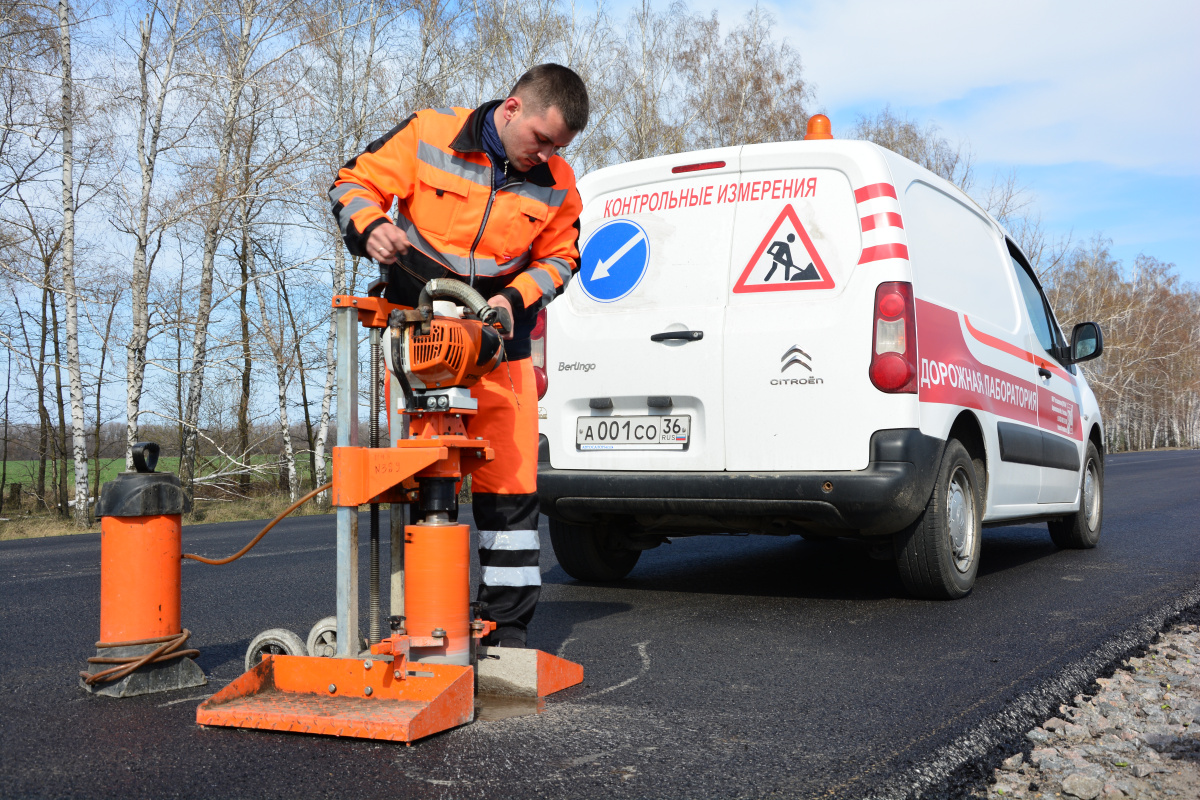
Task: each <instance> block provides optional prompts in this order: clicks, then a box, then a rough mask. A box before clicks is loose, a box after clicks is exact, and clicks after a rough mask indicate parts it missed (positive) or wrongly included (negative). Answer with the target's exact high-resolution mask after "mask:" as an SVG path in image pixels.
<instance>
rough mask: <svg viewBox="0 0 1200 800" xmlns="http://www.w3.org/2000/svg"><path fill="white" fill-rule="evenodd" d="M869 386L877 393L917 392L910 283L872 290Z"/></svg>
mask: <svg viewBox="0 0 1200 800" xmlns="http://www.w3.org/2000/svg"><path fill="white" fill-rule="evenodd" d="M870 372H871V383H873V384H875V388H876V389H878V390H879V391H881V392H888V393H893V394H899V393H909V394H916V391H917V335H916V313H915V310H914V308H913V293H912V284H911V283H907V282H905V281H892V282H889V283H881V284H879V288H877V289H876V290H875V336H874V340H873V341H872V349H871V370H870Z"/></svg>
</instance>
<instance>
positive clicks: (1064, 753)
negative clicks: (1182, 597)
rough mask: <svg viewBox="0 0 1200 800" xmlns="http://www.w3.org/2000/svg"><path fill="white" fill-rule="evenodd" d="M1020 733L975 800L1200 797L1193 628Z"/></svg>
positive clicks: (1197, 657)
mask: <svg viewBox="0 0 1200 800" xmlns="http://www.w3.org/2000/svg"><path fill="white" fill-rule="evenodd" d="M1096 684H1097V685H1098V687H1099V691H1098V692H1097V693H1096V694H1094V695H1092V696H1087V695H1077V696H1076V697H1075V701H1074V703H1072V704H1071V705H1061V706H1059V709H1058V710H1059V713H1058V715H1057V716H1055V717H1053V718H1051V719H1049V720H1047V721H1046V722H1045V723H1043V724H1042V725H1040V726H1039V727H1037V728H1034V729H1033V730H1031V731H1029V732H1028V733H1027V734H1025V738H1026V739H1027V740H1028V743H1029V745H1030V748H1029V749H1028V751H1027V752H1026V751H1023V752H1020V753H1017V754H1016V755H1014V756H1012V757H1011V758H1009V759H1007V760H1005V761H1004V762H1003V764H1001V766H1000V768H999V769H996V770H995V771H994V773H993V775H992V777H991V779H990V781H989V785H988V786H987V787H985V788H983V789H980V790H979V791H977V792H975V793H974V794H973V795H972V797H975V798H992V799H994V798H998V797H1012V798H1071V799H1072V800H1095V798H1101V800H1121V799H1122V798H1133V800H1148V799H1150V798H1168V797H1181V798H1189V799H1190V798H1197V797H1200V624H1197V623H1195V622H1192V621H1189V622H1183V623H1181V624H1178V625H1176V626H1175V627H1173V628H1171V629H1170V630H1168V631H1166V632H1164V633H1162V634H1161V635H1160V636H1159V637H1158V639H1157V641H1156V642H1155V643H1153V644H1151V645H1150V646H1149V648H1148V650H1147V652H1146V653H1145V655H1144V656H1141V657H1134V658H1130V659H1128V660H1126V661H1125V662H1124V663H1123V664H1122V665H1121V666H1120V668H1118V669H1117V670H1116V671H1115V672H1114V673H1113V675H1112V677H1111V678H1098V679H1097V680H1096Z"/></svg>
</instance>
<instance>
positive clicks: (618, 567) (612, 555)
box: [550, 518, 642, 583]
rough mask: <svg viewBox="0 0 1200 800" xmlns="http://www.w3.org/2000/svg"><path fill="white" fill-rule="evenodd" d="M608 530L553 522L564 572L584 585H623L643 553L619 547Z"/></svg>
mask: <svg viewBox="0 0 1200 800" xmlns="http://www.w3.org/2000/svg"><path fill="white" fill-rule="evenodd" d="M613 539H614V537H613V535H612V533H611V532H610V531H609V530H608V529H607V528H604V527H599V526H592V525H575V524H572V523H570V522H561V521H559V520H556V519H553V518H552V519H551V520H550V544H551V546H552V547H553V548H554V557H555V558H557V559H558V564H559V566H560V567H562V568H563V571H564V572H566V573H567V574H568V575H570V576H571V577H572V578H575V579H576V580H580V581H591V582H597V583H603V582H607V581H619V580H621V579H622V578H624V577H625V576H626V575H628V574H629V573H630V572H631V571H632V570H633V567H634V565H635V564H637V562H638V558H640V557H641V555H642V551H641V550H629V549H626V548H623V547H618V546H616V545H615V543H614V542H613Z"/></svg>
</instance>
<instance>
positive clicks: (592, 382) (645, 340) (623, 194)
mask: <svg viewBox="0 0 1200 800" xmlns="http://www.w3.org/2000/svg"><path fill="white" fill-rule="evenodd" d="M739 149H740V148H722V149H719V150H712V151H706V152H699V153H688V154H684V155H675V156H665V157H662V158H655V159H648V160H645V161H639V162H635V163H632V164H626V165H622V166H618V167H612V168H609V169H606V170H603V171H602V172H600V173H596V174H593V175H589V176H587V177H585V178H584V179H583V180H581V181H580V184H579V189H580V194H581V196H582V198H583V202H584V206H583V212H582V214H581V215H580V224H581V231H580V243H581V246H580V252H581V259H580V270H579V274H578V275H577V276H576V278H575V279H574V280H573V281H572V282H571V283H570V285H569V286H568V288H567V291H566V293H565V295H564V297H562V298H559V300H558V301H556V302H555V304H554V306H553V307H552V308H551V309H550V310H549V313H548V315H547V318H548V334H547V341H546V347H547V355H546V358H547V367H548V373H549V390H548V394H547V397H546V398H545V402H544V407H545V408H547V409H548V410H549V415H550V416H548V418H547V420H546V424H545V425H544V426H543V431H544V432H546V433H547V436H548V438H549V439H550V463H551V465H552V466H553V467H555V468H556V469H598V470H666V471H676V470H679V471H682V470H722V469H724V468H725V449H724V441H725V435H724V412H723V398H722V389H721V387H722V384H723V383H724V375H723V372H722V362H721V348H722V338H723V337H722V333H723V330H724V313H725V291H726V288H727V287H726V285H725V280H726V275H727V270H728V263H729V250H730V246H731V241H732V236H733V206H732V204H720V203H717V202H716V196H715V190H714V189H713V187H714V185H715V184H717V183H723V182H728V181H732V180H735V179H736V176H737V172H738V151H739ZM695 165H700V167H699V168H697V167H696V166H695ZM564 306H565V307H564ZM568 318H569V319H568ZM559 354H561V355H559Z"/></svg>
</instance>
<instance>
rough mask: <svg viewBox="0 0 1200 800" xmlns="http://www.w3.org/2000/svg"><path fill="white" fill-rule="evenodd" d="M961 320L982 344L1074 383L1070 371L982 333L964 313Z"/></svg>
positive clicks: (1073, 377)
mask: <svg viewBox="0 0 1200 800" xmlns="http://www.w3.org/2000/svg"><path fill="white" fill-rule="evenodd" d="M963 322H965V323H967V330H968V331H970V332H971V336H973V337H974V338H975V339H976V340H977V341H979V342H982V343H983V344H986V345H987V346H988V347H994V348H996V349H997V350H999V351H1001V352H1004V353H1008V354H1009V355H1010V356H1016V357H1017V358H1019V359H1021V360H1022V361H1028V362H1030V363H1032V364H1036V365H1037V366H1039V367H1041V368H1042V369H1048V370H1050V371H1051V372H1053V373H1054V374H1055V375H1057V376H1058V377H1060V378H1062V379H1064V380H1065V381H1066V382H1067V383H1069V384H1071V385H1072V386H1074V385H1075V376H1074V375H1072V374H1071V373H1069V372H1067V371H1066V370H1065V369H1063V368H1062V367H1060V366H1058V365H1057V364H1055V363H1053V362H1051V361H1047V360H1046V359H1044V358H1041V357H1039V356H1036V355H1034V354H1033V353H1030V352H1029V351H1027V350H1022V349H1021V348H1019V347H1017V346H1016V345H1015V344H1009V343H1008V342H1006V341H1004V340H1003V339H999V338H997V337H995V336H992V335H991V334H988V333H984V332H983V331H981V330H979V329H977V328H976V327H975V326H974V325H972V324H971V318H970V317H968V316H967V315H966V314H963Z"/></svg>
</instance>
